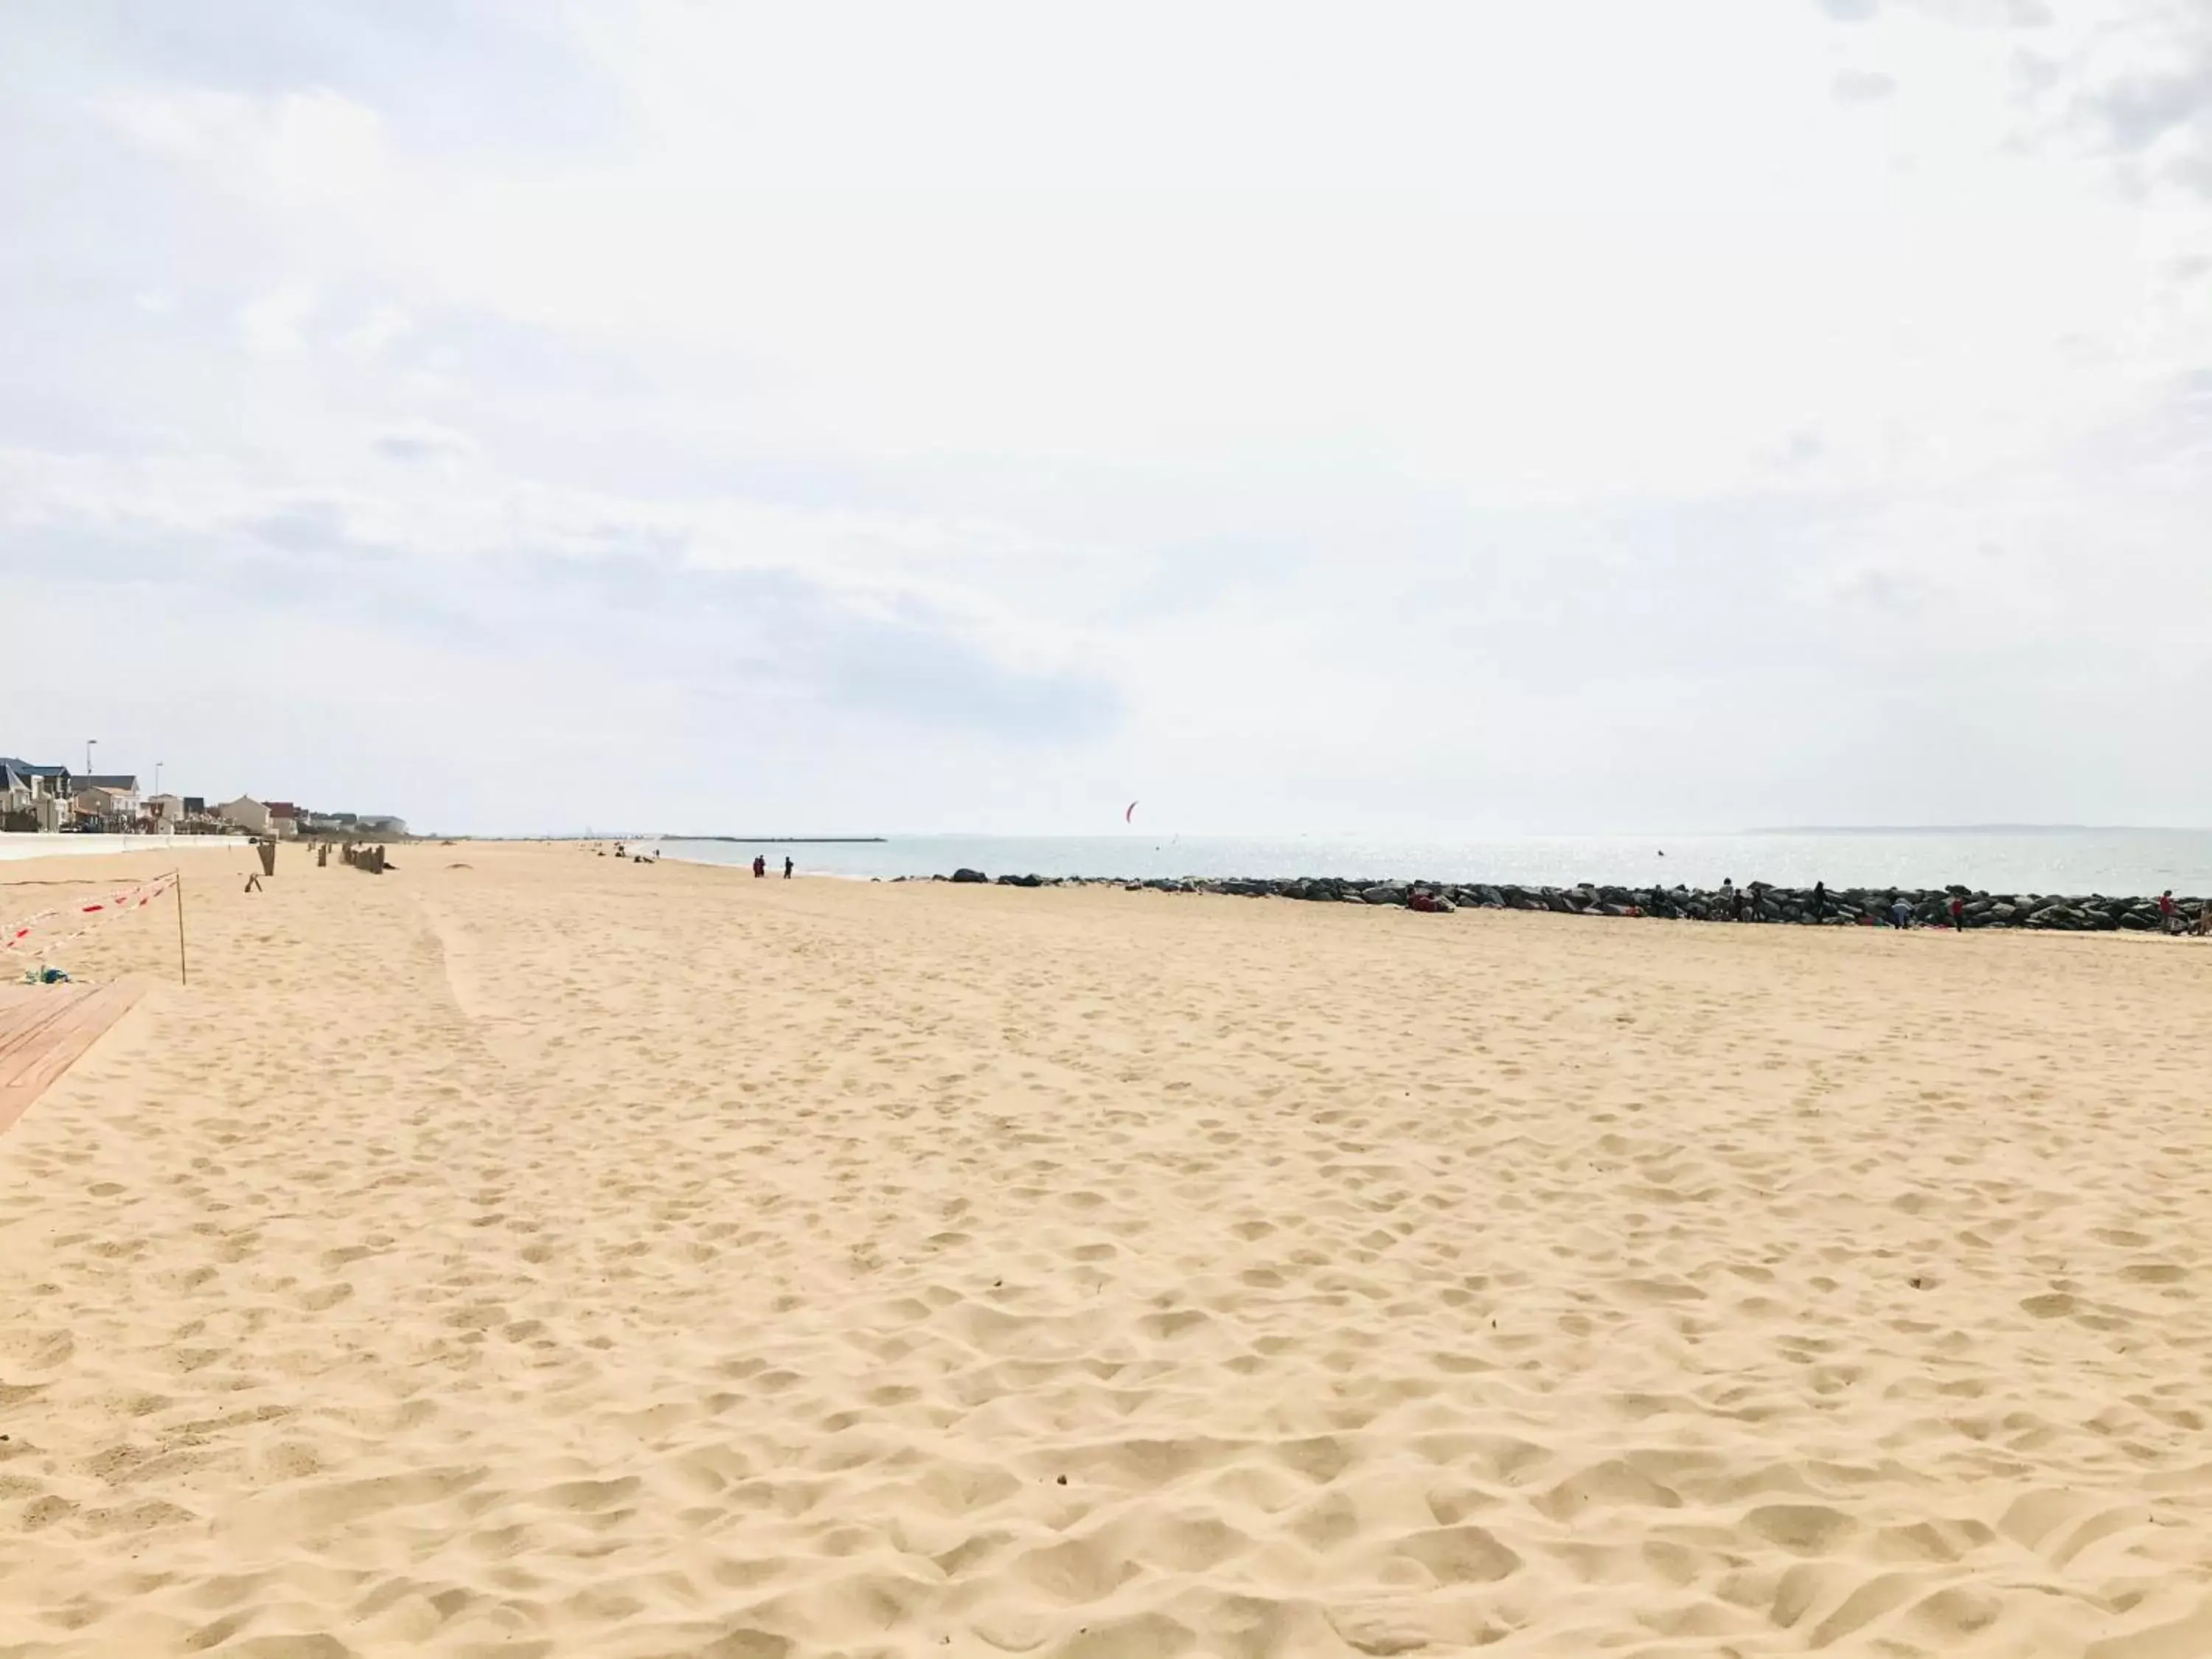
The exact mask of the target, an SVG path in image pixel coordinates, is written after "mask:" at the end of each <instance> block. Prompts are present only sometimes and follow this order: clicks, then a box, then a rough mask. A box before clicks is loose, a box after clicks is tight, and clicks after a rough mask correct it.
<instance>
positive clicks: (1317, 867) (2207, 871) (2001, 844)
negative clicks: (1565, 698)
mask: <svg viewBox="0 0 2212 1659" xmlns="http://www.w3.org/2000/svg"><path fill="white" fill-rule="evenodd" d="M632 844H633V845H656V846H658V847H659V849H660V851H661V853H662V855H663V856H664V857H667V858H671V859H687V860H693V861H695V862H698V863H702V864H734V865H739V866H744V865H750V863H751V862H752V860H753V857H754V855H755V854H762V855H763V856H765V857H766V858H767V860H768V861H769V868H770V869H771V870H772V871H774V872H778V873H781V870H782V868H783V860H784V858H785V856H786V855H787V854H788V855H789V856H790V857H791V858H792V859H793V860H794V861H795V863H796V864H797V866H798V868H799V871H800V872H802V873H804V874H806V875H814V876H821V875H828V876H848V877H852V878H858V879H862V880H866V879H868V878H878V879H881V880H885V881H888V880H890V879H892V878H896V877H900V876H904V877H907V878H909V879H911V878H915V877H928V876H933V875H939V876H949V875H951V873H952V872H953V871H955V870H957V869H959V868H961V867H962V866H967V867H968V868H970V869H975V870H981V872H984V873H985V874H986V875H987V876H993V877H997V876H1001V875H1039V876H1091V877H1116V878H1124V879H1128V880H1146V879H1151V878H1156V877H1165V878H1201V877H1225V876H1253V877H1276V876H1343V877H1362V878H1372V879H1375V880H1377V881H1383V880H1392V879H1396V880H1414V881H1419V880H1427V881H1443V882H1471V881H1488V882H1511V883H1515V884H1520V885H1523V886H1547V885H1548V886H1559V887H1564V886H1571V885H1573V884H1576V883H1578V882H1584V881H1587V882H1592V883H1595V884H1615V885H1619V886H1623V887H1648V886H1650V885H1651V884H1653V883H1655V882H1660V883H1663V884H1666V885H1668V886H1669V887H1672V886H1675V885H1677V884H1682V885H1687V886H1691V887H1717V886H1718V885H1719V884H1720V883H1721V881H1722V880H1723V878H1732V879H1733V880H1735V883H1736V884H1738V885H1739V886H1741V884H1744V883H1746V882H1751V881H1764V882H1768V883H1771V884H1773V885H1775V886H1778V887H1809V886H1811V885H1812V884H1814V882H1816V881H1825V882H1826V883H1827V884H1829V885H1830V886H1831V887H1881V888H1887V887H1942V886H1946V885H1948V884H1951V883H1954V882H1958V883H1963V884H1965V885H1966V886H1968V887H1972V888H1974V889H1976V890H1982V891H1988V892H1993V893H2021V894H2028V893H2035V894H2045V893H2048V894H2075V895H2086V894H2093V893H2103V894H2111V895H2115V896H2118V895H2128V896H2138V895H2146V894H2154V893H2159V892H2161V891H2163V890H2166V889H2167V888H2171V889H2172V890H2173V891H2174V892H2175V893H2177V894H2179V895H2185V896H2197V895H2200V894H2206V895H2212V830H2208V829H2072V828H2042V827H2033V828H2012V827H1996V828H1977V829H1775V830H1755V831H1747V832H1745V833H1742V834H1737V835H1694V836H1666V835H1650V836H1522V837H1515V838H1510V839H1470V840H1464V841H1452V840H1436V841H1408V840H1387V839H1373V838H1366V837H1360V836H1148V835H1139V834H1131V835H1119V836H885V837H884V839H882V840H881V841H875V842H805V841H792V840H767V839H763V840H759V841H747V840H742V839H732V840H726V841H725V840H712V841H694V840H682V839H669V840H664V841H660V842H634V843H632Z"/></svg>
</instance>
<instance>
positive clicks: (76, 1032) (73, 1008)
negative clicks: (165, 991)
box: [0, 979, 146, 1133]
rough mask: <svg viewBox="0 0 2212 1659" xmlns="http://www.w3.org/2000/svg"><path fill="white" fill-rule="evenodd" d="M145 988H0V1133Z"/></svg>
mask: <svg viewBox="0 0 2212 1659" xmlns="http://www.w3.org/2000/svg"><path fill="white" fill-rule="evenodd" d="M145 988H146V987H145V986H144V984H143V982H142V981H137V980H131V979H122V980H117V981H115V982H114V983H113V984H112V985H10V986H0V1133H6V1131H7V1130H8V1128H9V1126H10V1125H12V1124H13V1123H14V1122H15V1120H16V1119H17V1118H19V1117H21V1116H22V1115H23V1114H24V1113H25V1112H26V1111H27V1110H28V1109H30V1105H31V1103H32V1102H33V1101H34V1100H36V1099H37V1098H38V1097H40V1094H42V1093H43V1092H45V1091H46V1085H48V1084H50V1083H52V1081H53V1080H54V1079H56V1078H58V1077H59V1076H61V1074H62V1073H64V1072H66V1071H68V1070H69V1068H70V1066H72V1065H74V1064H76V1059H77V1056H78V1055H80V1054H82V1053H84V1051H85V1050H86V1049H88V1048H91V1047H92V1045H93V1044H94V1043H95V1042H98V1041H99V1040H100V1033H101V1032H103V1031H105V1030H106V1029H107V1028H108V1027H109V1026H111V1025H112V1024H115V1022H116V1021H117V1020H118V1019H120V1018H123V1016H124V1014H125V1012H127V1011H128V1010H129V1009H130V1007H131V1004H132V1003H134V1002H136V1001H137V1000H138V997H139V994H140V993H142V992H143V990H144V989H145Z"/></svg>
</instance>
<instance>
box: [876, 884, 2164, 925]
mask: <svg viewBox="0 0 2212 1659" xmlns="http://www.w3.org/2000/svg"><path fill="white" fill-rule="evenodd" d="M897 879H899V880H901V881H905V880H909V879H912V880H920V881H950V882H957V883H961V884H971V883H981V882H990V883H991V884H993V885H994V886H999V887H1101V886H1103V887H1122V888H1127V890H1129V891H1131V892H1133V893H1134V892H1157V893H1222V894H1230V895H1233V896H1237V897H1240V898H1286V899H1304V900H1306V901H1309V902H1318V903H1329V904H1380V905H1391V906H1395V907H1397V908H1407V909H1419V910H1443V911H1449V910H1457V909H1480V910H1549V911H1553V912H1555V913H1557V914H1559V915H1585V916H1593V915H1594V916H1659V917H1664V918H1668V919H1670V920H1675V921H1765V922H1796V923H1801V924H1807V925H1819V926H1826V927H1844V926H1850V925H1853V924H1857V925H1860V926H1875V925H1877V924H1881V925H1887V924H1888V923H1890V922H1891V921H1893V918H1894V915H1895V907H1896V905H1897V902H1898V901H1899V900H1900V899H1902V900H1903V901H1904V902H1905V906H1906V912H1907V916H1908V919H1909V920H1910V921H1911V923H1912V925H1914V926H1916V927H1938V926H1940V927H1949V926H1950V925H1951V901H1952V900H1953V899H1954V898H1955V899H1957V900H1958V901H1959V902H1960V922H1961V923H1962V924H1963V925H1964V926H1965V927H1969V928H1980V927H2029V928H2035V929H2039V930H2043V931H2049V932H2054V933H2155V932H2157V931H2159V930H2160V928H2161V927H2164V926H2165V921H2166V919H2165V917H2164V915H2162V914H2161V912H2160V908H2159V901H2158V900H2157V899H2156V898H2142V897H2135V896H2129V897H2121V898H2116V897H2109V896H2106V895H2104V894H2101V893H2091V894H2086V895H2082V894H2075V895H2063V894H2051V893H1990V892H1984V891H1980V890H1976V889H1973V888H1970V887H1962V886H1952V887H1836V888H1830V889H1827V890H1824V891H1822V892H1820V893H1819V894H1817V895H1816V894H1815V892H1814V890H1813V889H1812V888H1809V887H1770V886H1768V885H1767V884H1765V882H1759V881H1754V882H1747V883H1746V884H1744V885H1743V886H1742V887H1741V888H1737V889H1735V890H1728V891H1723V890H1719V889H1716V888H1697V887H1662V886H1650V887H1621V886H1613V885H1609V884H1608V885H1599V884H1590V883H1587V882H1586V883H1583V884H1581V885H1579V886H1574V887H1527V886H1518V885H1515V884H1510V883H1504V882H1499V883H1491V882H1465V881H1376V880H1371V879H1367V878H1359V877H1344V876H1311V877H1295V878H1265V879H1262V878H1225V879H1224V878H1193V879H1189V880H1176V879H1173V878H1152V879H1150V880H1136V881H1133V880H1129V879H1127V878H1121V877H1110V876H1109V877H1085V876H1000V877H999V878H997V879H996V881H995V882H993V881H992V878H990V877H988V876H987V875H985V874H984V873H983V872H981V871H980V870H956V871H955V872H953V873H952V874H951V875H950V876H920V877H912V878H909V877H904V876H902V877H899V878H897ZM2205 903H2206V901H2204V900H2203V899H2201V898H2199V897H2197V896H2195V895H2193V894H2192V895H2190V896H2187V897H2184V896H2180V895H2179V894H2177V895H2175V896H2174V900H2173V905H2174V911H2175V915H2176V917H2177V919H2178V920H2179V921H2182V922H2184V923H2185V924H2189V925H2193V924H2195V922H2196V921H2197V918H2198V916H2199V915H2201V914H2202V913H2203V909H2204V907H2205Z"/></svg>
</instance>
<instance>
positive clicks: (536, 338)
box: [0, 0, 2212, 834]
mask: <svg viewBox="0 0 2212 1659" xmlns="http://www.w3.org/2000/svg"><path fill="white" fill-rule="evenodd" d="M0 223H5V224H6V225H8V226H9V227H11V230H10V231H9V233H7V234H0V653H4V654H0V661H4V672H0V753H9V752H18V753H21V754H23V755H24V756H26V757H28V758H31V759H33V760H47V759H52V760H58V761H66V762H70V763H74V764H81V763H82V758H83V740H84V739H85V738H99V739H100V749H99V751H98V756H99V760H100V766H101V769H111V768H112V769H136V770H137V771H139V772H141V773H143V774H145V775H147V776H148V779H149V781H150V778H151V774H152V771H153V768H154V764H155V762H156V761H157V760H158V761H162V762H165V763H167V764H166V769H165V770H164V773H163V779H164V781H165V783H167V784H168V785H170V786H173V787H179V788H182V789H185V790H189V791H191V792H192V793H207V794H210V795H218V794H220V795H228V794H231V793H236V792H239V791H241V790H250V791H252V792H253V793H257V794H260V795H262V796H264V797H276V798H284V799H295V800H299V801H301V802H304V803H307V804H311V805H322V806H326V807H353V808H356V809H360V810H375V811H397V812H401V813H404V815H406V816H407V817H409V818H410V819H411V820H412V821H414V822H415V823H416V824H417V825H418V826H430V827H436V828H441V829H453V830H471V831H498V830H531V829H545V830H557V829H581V828H583V827H584V826H585V825H586V824H591V825H593V826H597V827H602V828H604V827H607V826H610V825H619V826H624V827H629V828H647V827H669V828H678V829H684V828H689V829H707V830H713V829H721V830H731V831H752V832H775V831H803V830H818V831H838V830H842V831H871V830H879V829H880V830H891V831H896V830H931V829H976V830H995V831H1004V832H1024V831H1033V832H1052V831H1068V832H1083V831H1089V830H1104V829H1111V828H1115V827H1118V824H1119V820H1120V815H1121V808H1122V806H1123V805H1125V804H1126V803H1127V801H1128V800H1129V799H1131V798H1132V797H1139V796H1141V797H1143V798H1144V799H1146V801H1147V802H1148V803H1149V805H1148V808H1147V811H1148V815H1152V816H1153V819H1154V823H1156V824H1157V825H1158V826H1159V827H1166V826H1168V825H1170V824H1171V825H1173V826H1175V827H1176V828H1178V829H1182V830H1184V831H1186V832H1190V833H1200V832H1207V831H1213V832H1237V831H1261V830H1266V831H1279V832H1299V831H1306V832H1315V833H1321V832H1340V831H1346V830H1361V831H1368V832H1383V833H1388V832H1392V831H1401V832H1407V833H1435V832H1442V833H1447V834H1449V833H1453V832H1466V833H1470V834H1478V833H1480V834H1495V833H1513V832H1516V831H1536V830H1550V831H1571V830H1577V829H1589V830H1607V829H1624V830H1625V829H1700V828H1714V829H1726V828H1736V827H1741V826H1746V825H1752V824H1770V823H1946V822H1973V821H1992V820H2039V821H2053V820H2058V821H2087V822H2097V823H2212V765H2208V764H2207V762H2208V758H2212V749H2208V739H2212V6H2207V5H2205V4H2203V3H2202V0H1674V3H1668V4H1664V5H1660V4H1655V3H1651V0H1611V3H1602V0H1546V3H1542V4H1506V3H1497V4H1467V3H1454V4H1444V5H1437V6H1433V7H1428V6H1417V5H1379V6H1350V5H1338V6H1331V7H1326V8H1323V7H1305V6H1297V5H1286V4H1284V3H1280V0H1270V3H1267V4H1262V5H1253V6H1249V7H1239V6H1234V5H1230V4H1212V5H1207V6H1202V7H1193V6H1188V5H1160V6H1150V5H1144V4H1133V3H1127V0H1121V3H1116V4H1114V5H1111V6H1103V5H1102V6H1094V7H1089V8H1074V7H1038V6H1035V5H1027V4H1008V5H1006V6H1003V7H984V6H970V5H960V4H934V5H930V6H926V7H917V6H911V5H884V6H881V7H867V6H853V5H830V4H825V5H818V6H790V5H781V6H775V7H768V6H762V7H757V8H755V7H748V6H743V5H695V4H670V5H666V6H661V5H653V4H641V5H640V4H619V5H618V4H612V3H609V4H596V5H582V4H580V5H574V6H562V5H556V4H551V3H541V0H516V3H513V4H498V3H477V4H461V5H454V4H451V3H446V0H439V3H428V0H425V3H420V4H415V3H405V0H390V3H380V4H363V5H354V6H335V5H304V4H299V3H295V0H255V3H228V0H204V3H197V4H191V5H179V4H171V3H167V0H143V3H138V4H107V3H100V0H14V3H11V4H9V5H8V6H7V7H6V8H5V9H4V11H0Z"/></svg>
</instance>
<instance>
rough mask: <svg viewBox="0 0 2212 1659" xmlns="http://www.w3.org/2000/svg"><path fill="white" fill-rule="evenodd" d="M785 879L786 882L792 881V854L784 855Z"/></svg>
mask: <svg viewBox="0 0 2212 1659" xmlns="http://www.w3.org/2000/svg"><path fill="white" fill-rule="evenodd" d="M783 878H784V879H785V880H786V881H789V880H790V879H791V854H788V853H786V854H784V855H783Z"/></svg>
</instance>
